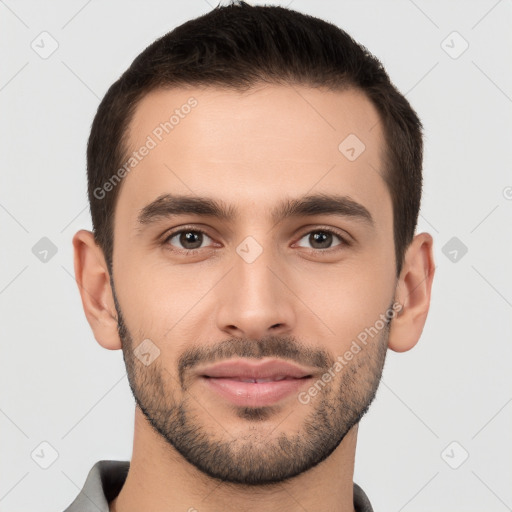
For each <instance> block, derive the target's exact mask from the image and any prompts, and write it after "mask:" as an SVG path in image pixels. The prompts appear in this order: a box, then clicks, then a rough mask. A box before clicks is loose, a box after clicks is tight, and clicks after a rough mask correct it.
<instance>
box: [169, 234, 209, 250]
mask: <svg viewBox="0 0 512 512" xmlns="http://www.w3.org/2000/svg"><path fill="white" fill-rule="evenodd" d="M208 240H209V241H210V242H211V241H212V239H211V238H210V237H209V236H208V235H207V234H206V233H203V232H202V231H199V230H197V229H184V230H181V231H176V232H174V233H172V234H171V235H170V236H169V237H168V238H167V243H169V244H170V245H172V246H174V247H177V248H178V249H183V250H194V249H200V248H201V246H202V244H203V243H204V242H205V241H208ZM176 244H179V245H178V246H177V245H176Z"/></svg>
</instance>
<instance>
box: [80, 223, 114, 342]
mask: <svg viewBox="0 0 512 512" xmlns="http://www.w3.org/2000/svg"><path fill="white" fill-rule="evenodd" d="M73 248H74V254H75V279H76V282H77V284H78V289H79V290H80V295H81V297H82V305H83V308H84V312H85V316H86V317H87V321H88V322H89V325H90V326H91V329H92V331H93V333H94V337H95V338H96V341H97V342H98V343H99V344H100V345H101V346H102V347H104V348H106V349H109V350H117V349H120V348H121V347H122V345H121V340H120V338H119V334H118V332H117V312H116V308H115V305H114V296H113V293H112V288H111V286H110V277H109V273H108V267H107V264H106V261H105V257H104V255H103V251H102V249H101V248H100V247H99V246H98V245H97V244H96V241H95V239H94V235H93V233H91V232H90V231H86V230H80V231H79V232H78V233H76V235H75V236H74V237H73Z"/></svg>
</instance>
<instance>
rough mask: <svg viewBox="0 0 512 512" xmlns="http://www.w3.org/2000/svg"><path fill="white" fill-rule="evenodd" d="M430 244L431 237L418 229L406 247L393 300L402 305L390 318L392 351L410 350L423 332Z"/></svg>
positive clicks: (429, 282)
mask: <svg viewBox="0 0 512 512" xmlns="http://www.w3.org/2000/svg"><path fill="white" fill-rule="evenodd" d="M432 246H433V240H432V237H431V236H430V235H429V234H428V233H420V234H418V235H416V236H415V237H414V238H413V240H412V242H411V243H410V245H409V247H408V248H407V250H406V253H405V257H404V265H403V267H402V271H401V272H400V277H399V279H398V282H397V288H396V292H395V301H396V302H398V303H400V304H401V306H402V309H401V310H400V312H399V313H398V315H397V316H395V318H393V320H392V322H391V329H390V332H389V342H388V346H389V348H390V349H391V350H394V351H395V352H405V351H407V350H410V349H411V348H412V347H414V345H416V343H417V342H418V340H419V339H420V336H421V333H422V332H423V327H424V325H425V321H426V320H427V314H428V310H429V307H430V292H431V289H432V281H433V279H434V271H435V265H434V256H433V253H432Z"/></svg>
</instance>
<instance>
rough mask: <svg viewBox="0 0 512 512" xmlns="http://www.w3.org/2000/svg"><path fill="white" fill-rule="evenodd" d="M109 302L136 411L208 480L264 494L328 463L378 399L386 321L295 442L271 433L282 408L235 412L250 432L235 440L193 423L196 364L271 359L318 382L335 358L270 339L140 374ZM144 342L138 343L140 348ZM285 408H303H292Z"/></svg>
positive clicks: (188, 353)
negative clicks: (314, 375)
mask: <svg viewBox="0 0 512 512" xmlns="http://www.w3.org/2000/svg"><path fill="white" fill-rule="evenodd" d="M114 302H115V305H116V310H117V314H118V331H119V336H120V338H121V341H122V347H123V358H124V361H125V364H126V369H127V375H128V381H129V384H130V388H131V390H132V393H133V396H134V398H135V402H136V404H137V405H138V407H139V408H140V410H141V411H142V412H143V414H144V416H145V417H146V419H147V421H148V422H149V424H150V425H151V426H152V427H153V428H154V429H155V431H156V432H157V433H158V434H160V436H161V437H162V438H163V439H164V440H165V441H166V442H167V443H168V444H169V445H170V446H172V447H173V448H174V449H175V450H176V451H177V452H178V453H180V454H181V455H182V456H183V457H184V458H185V459H186V460H187V461H188V462H189V463H190V464H192V465H193V466H195V467H196V468H197V469H199V470H200V471H202V472H203V473H204V474H206V475H208V476H210V477H212V478H216V479H219V480H222V481H224V482H230V483H232V484H238V485H244V486H269V485H272V484H277V483H280V482H284V481H286V480H288V479H290V478H293V477H295V476H297V475H300V474H301V473H304V472H305V471H308V470H310V469H311V468H313V467H314V466H316V465H317V464H319V463H320V462H322V461H323V460H325V459H326V458H327V457H329V455H331V454H332V453H333V451H334V450H335V449H336V448H337V447H338V446H339V444H340V443H341V442H342V441H343V439H344V437H345V436H346V434H347V433H348V432H349V431H350V429H351V428H352V427H353V426H354V425H356V424H357V423H359V421H360V420H361V418H362V417H363V416H364V414H365V413H366V412H367V410H368V408H369V406H370V404H371V402H372V401H373V399H374V397H375V394H376V392H377V388H378V385H379V382H380V379H381V375H382V370H383V367H384V361H385V357H386V352H387V344H388V336H389V324H390V322H389V321H388V322H387V323H386V324H385V326H384V328H383V329H382V330H381V331H380V332H379V333H378V335H376V336H375V338H373V339H372V340H371V341H369V342H368V343H367V344H366V345H365V346H364V347H362V348H361V350H360V351H359V352H358V353H357V354H354V357H353V359H352V360H351V361H350V362H349V363H348V364H346V366H344V367H343V369H342V370H341V371H340V372H338V373H336V375H335V376H334V377H333V378H332V381H331V382H329V383H328V384H327V385H326V386H325V387H324V388H323V389H321V390H319V391H318V394H317V395H316V396H314V397H313V398H312V399H311V401H310V403H309V404H308V405H307V407H309V408H310V409H311V410H310V412H309V413H308V414H307V416H305V417H304V419H303V420H302V423H301V424H298V425H297V428H296V429H295V431H294V433H293V434H289V433H286V432H282V431H281V432H279V430H278V429H279V424H276V425H272V423H271V420H272V417H273V416H274V417H275V416H277V414H279V413H282V412H283V410H282V409H283V407H285V406H283V405H279V404H276V405H274V406H264V407H239V406H237V407H234V409H233V411H234V413H235V414H236V415H237V416H238V418H239V420H240V424H245V425H247V427H248V428H247V429H244V433H243V434H239V435H237V436H236V437H233V436H232V435H229V434H228V433H226V429H223V428H220V427H222V425H220V426H219V425H217V422H216V419H214V416H215V414H207V415H206V418H208V419H207V420H206V421H207V422H205V421H201V419H200V418H198V416H197V413H196V411H197V410H199V411H200V412H202V411H201V408H202V407H203V406H202V405H200V404H199V402H198V400H197V399H196V398H195V397H194V395H193V393H192V392H191V391H190V390H189V387H190V385H191V384H192V383H193V379H192V378H191V377H190V372H191V370H193V369H194V368H195V367H196V366H197V365H198V364H204V363H213V362H214V361H218V360H227V359H230V358H233V357H242V358H251V359H254V360H258V359H261V358H263V357H276V358H281V359H285V360H288V361H291V362H295V363H298V364H299V365H307V366H313V367H316V368H318V369H319V373H320V374H323V373H324V372H327V371H329V369H330V368H332V367H333V365H334V364H335V361H336V359H335V357H334V356H333V355H332V354H329V352H327V351H325V350H323V349H318V348H311V347H308V346H306V345H304V344H302V343H300V342H299V341H298V340H296V339H295V338H293V337H283V336H267V337H265V338H261V339H257V340H247V339H243V338H229V339H226V340H224V341H222V342H220V343H217V344H215V345H210V346H205V345H202V346H194V347H190V348H187V349H185V350H184V351H183V352H182V354H181V355H180V356H179V359H178V361H177V367H176V368H166V367H164V366H163V365H162V364H161V360H162V359H163V358H160V357H159V358H157V359H155V361H153V362H152V363H151V364H150V365H148V366H145V365H144V364H142V363H141V361H139V360H138V358H137V357H136V356H135V354H134V348H135V347H134V338H133V337H132V335H131V333H130V332H129V330H128V328H127V326H126V322H125V320H124V318H123V315H122V312H121V309H120V306H119V303H118V301H117V298H116V296H115V292H114ZM141 334H142V333H141ZM143 339H145V338H144V336H141V337H140V340H143ZM156 344H157V346H158V342H157V343H156ZM161 346H162V345H161ZM340 346H343V347H345V346H346V344H345V343H343V344H341V343H340ZM344 350H345V349H344ZM331 371H332V370H331ZM288 407H290V409H292V408H293V407H306V405H304V404H303V403H300V402H299V401H298V400H297V401H296V402H295V403H294V404H293V405H289V406H288ZM212 412H213V413H215V411H212ZM204 416H205V415H203V417H204ZM263 423H271V425H272V427H271V428H269V427H268V425H265V428H263V427H264V426H263ZM216 430H218V432H216Z"/></svg>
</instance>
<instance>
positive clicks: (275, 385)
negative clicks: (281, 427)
mask: <svg viewBox="0 0 512 512" xmlns="http://www.w3.org/2000/svg"><path fill="white" fill-rule="evenodd" d="M202 380H203V381H204V382H205V384H206V385H207V386H208V387H209V388H210V389H212V390H213V391H215V392H216V393H218V394H219V395H220V396H222V397H223V398H226V399H227V400H229V401H230V402H232V403H234V404H235V405H239V406H243V407H263V406H265V405H272V404H275V403H277V402H279V400H282V399H283V398H285V397H287V396H289V395H291V394H293V393H297V392H298V390H299V389H300V388H301V387H302V386H304V385H305V384H306V383H307V382H309V381H310V380H311V379H310V378H309V377H305V378H303V379H283V380H278V381H270V382H242V381H239V380H232V379H229V378H220V377H202Z"/></svg>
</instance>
